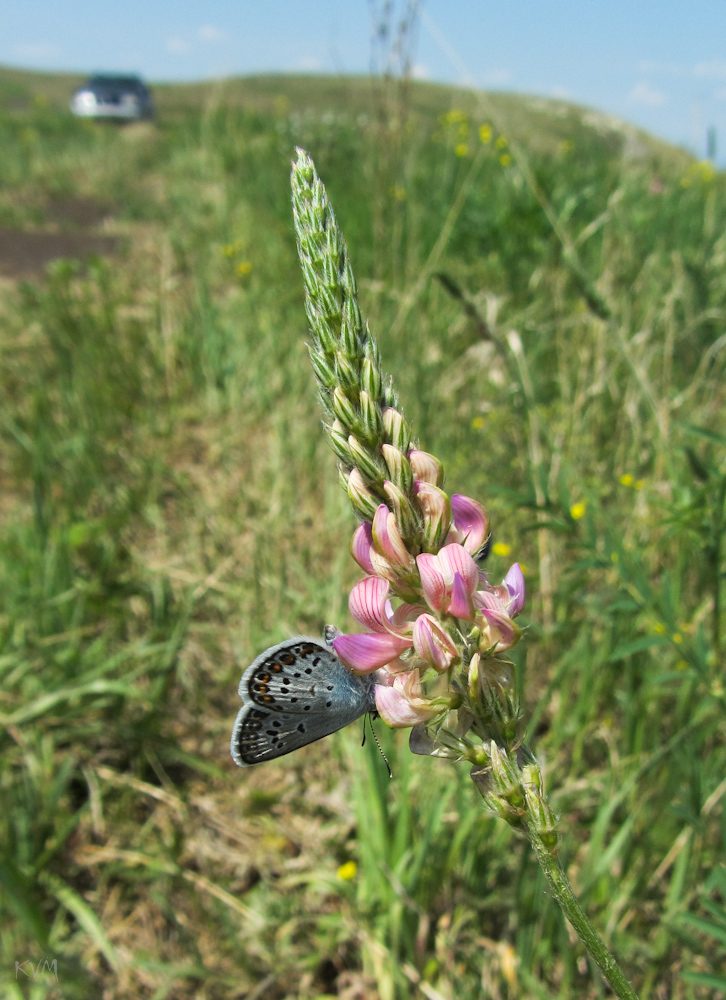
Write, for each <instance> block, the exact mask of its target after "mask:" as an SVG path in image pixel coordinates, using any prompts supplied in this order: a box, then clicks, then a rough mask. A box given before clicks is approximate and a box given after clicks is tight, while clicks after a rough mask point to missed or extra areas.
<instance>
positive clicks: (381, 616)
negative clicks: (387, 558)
mask: <svg viewBox="0 0 726 1000" xmlns="http://www.w3.org/2000/svg"><path fill="white" fill-rule="evenodd" d="M390 589H391V585H390V583H389V582H388V580H382V579H381V578H380V577H379V576H366V577H364V578H363V579H362V580H359V581H358V583H356V585H355V586H354V587H353V589H352V590H351V592H350V597H349V598H348V607H349V608H350V613H351V614H352V615H353V617H354V618H355V620H356V621H357V622H360V624H361V625H363V627H364V628H367V629H368V630H369V631H371V632H388V629H389V617H388V614H387V609H386V604H387V602H388V591H389V590H390Z"/></svg>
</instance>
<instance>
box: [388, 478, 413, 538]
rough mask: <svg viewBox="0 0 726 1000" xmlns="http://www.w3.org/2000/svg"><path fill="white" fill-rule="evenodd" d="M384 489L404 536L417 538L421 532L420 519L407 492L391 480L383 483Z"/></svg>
mask: <svg viewBox="0 0 726 1000" xmlns="http://www.w3.org/2000/svg"><path fill="white" fill-rule="evenodd" d="M383 490H384V492H385V494H386V496H387V497H388V499H389V500H390V501H391V506H392V507H393V512H394V514H395V515H396V524H397V525H398V528H399V530H400V532H401V534H402V535H403V537H404V538H405V539H406V540H412V539H415V538H417V537H418V533H419V519H418V517H417V515H416V511H415V510H414V509H413V505H412V504H411V501H410V500H409V499H408V497H407V496H406V494H405V493H402V492H401V490H400V489H399V488H398V486H396V485H395V483H392V482H389V480H386V481H385V482H384V483H383Z"/></svg>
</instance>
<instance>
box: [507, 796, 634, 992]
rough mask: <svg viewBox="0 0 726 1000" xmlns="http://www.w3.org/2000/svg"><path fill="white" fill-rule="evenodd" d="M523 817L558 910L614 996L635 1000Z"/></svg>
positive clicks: (561, 871) (566, 881)
mask: <svg viewBox="0 0 726 1000" xmlns="http://www.w3.org/2000/svg"><path fill="white" fill-rule="evenodd" d="M525 819H526V823H527V829H528V832H529V839H530V843H531V844H532V847H533V849H534V853H535V854H536V855H537V861H539V864H540V867H541V869H542V871H543V872H544V873H545V875H546V876H547V881H548V882H549V884H550V885H551V886H552V891H553V892H554V894H555V898H556V900H557V902H558V903H559V904H560V907H561V908H562V912H563V913H564V914H565V916H566V917H567V919H568V920H569V921H570V923H571V924H572V926H573V927H574V928H575V930H576V931H577V934H578V936H579V938H580V940H581V941H582V943H583V944H584V945H585V947H586V948H587V950H588V952H589V953H590V955H591V956H592V957H593V958H594V959H595V961H596V962H597V964H598V965H599V966H600V969H601V971H602V974H603V975H604V976H605V978H606V979H607V981H608V982H609V983H610V985H611V986H612V988H613V990H614V992H615V994H616V996H618V997H620V1000H638V995H637V993H636V992H635V991H634V989H633V987H632V986H631V985H630V983H629V982H628V980H627V979H626V978H625V976H624V975H623V971H622V969H621V968H620V966H619V965H618V963H617V961H616V960H615V957H614V956H613V955H611V953H610V952H609V951H608V948H607V946H606V944H605V942H604V941H603V939H602V938H601V937H600V935H599V934H598V932H597V931H596V930H595V928H594V927H593V925H592V923H591V921H590V918H589V917H588V916H587V914H586V913H585V911H584V910H583V908H582V907H581V906H580V904H579V902H578V901H577V898H576V896H575V894H574V892H573V891H572V886H571V885H570V880H569V879H568V877H567V875H566V873H565V870H564V868H563V867H562V865H561V864H560V862H559V861H558V860H557V858H556V857H555V856H554V855H553V854H552V853H551V852H550V851H549V850H548V848H547V847H546V846H545V843H544V841H543V840H542V837H541V836H540V834H539V832H538V830H537V826H536V820H535V818H534V817H533V816H532V815H531V814H530V813H527V816H526V817H525Z"/></svg>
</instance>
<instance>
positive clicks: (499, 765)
mask: <svg viewBox="0 0 726 1000" xmlns="http://www.w3.org/2000/svg"><path fill="white" fill-rule="evenodd" d="M489 753H490V755H491V762H492V787H493V790H494V791H495V792H496V793H497V795H499V796H501V798H503V799H504V800H505V801H506V802H508V803H509V805H511V806H514V807H515V808H517V809H520V808H521V807H522V806H523V805H524V795H523V789H522V785H521V782H520V774H519V768H518V767H517V765H516V763H515V762H514V761H513V760H511V759H510V757H509V755H508V753H507V751H506V750H504V749H502V748H500V747H498V746H497V744H496V743H495V742H494V740H492V741H491V744H490V749H489Z"/></svg>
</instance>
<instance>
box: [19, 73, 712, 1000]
mask: <svg viewBox="0 0 726 1000" xmlns="http://www.w3.org/2000/svg"><path fill="white" fill-rule="evenodd" d="M75 82H76V81H75V80H73V79H71V78H66V77H50V76H49V77H43V76H39V75H33V74H27V73H21V72H19V71H9V70H8V71H2V72H0V177H1V178H2V181H1V182H0V351H2V365H0V382H1V385H0V390H1V391H0V428H1V429H2V431H1V433H2V449H1V450H0V475H1V476H2V492H1V493H0V498H1V499H0V512H1V517H2V521H1V531H0V581H1V584H2V587H1V592H2V594H3V601H2V607H1V608H0V643H1V648H0V722H2V728H1V729H0V740H2V753H1V754H0V787H1V789H2V799H1V801H2V804H3V809H2V815H1V816H0V851H1V853H0V883H1V884H2V888H3V891H2V893H0V950H1V951H2V961H1V962H0V976H2V977H4V978H3V983H4V989H5V990H6V992H7V995H8V996H12V997H18V998H19V997H29V996H32V997H39V996H51V997H61V996H62V997H94V998H95V997H100V996H109V997H110V996H113V997H119V998H122V997H123V998H125V997H128V998H139V997H149V998H152V997H153V998H155V1000H161V998H163V997H170V998H171V997H173V998H175V1000H183V998H187V997H189V998H191V997H195V998H208V1000H212V998H214V1000H216V998H220V1000H221V998H225V1000H226V998H230V997H249V998H252V997H254V998H260V1000H262V998H270V1000H272V998H280V1000H281V998H286V997H289V998H293V997H295V998H297V997H300V998H310V1000H312V998H320V997H323V996H328V995H338V996H342V997H347V998H349V1000H353V998H366V1000H368V998H376V997H378V998H380V1000H394V998H400V997H409V996H418V995H419V994H420V995H421V996H426V997H428V998H429V1000H431V998H434V1000H436V998H439V997H444V998H447V1000H453V998H456V1000H466V998H474V997H480V996H492V997H494V998H496V1000H499V998H501V1000H512V998H514V997H527V998H529V997H532V998H540V997H560V998H565V997H578V998H579V997H592V998H595V997H600V996H602V995H603V993H602V987H601V985H600V980H599V977H598V975H597V974H596V973H595V972H593V970H592V969H591V968H590V967H589V966H588V963H587V961H586V959H585V957H584V955H583V954H582V953H581V952H580V951H579V950H578V948H577V947H573V946H572V943H571V940H570V936H569V933H568V929H567V927H566V925H565V924H564V922H563V920H562V918H561V915H560V913H559V911H558V910H557V908H556V906H555V904H554V902H553V901H552V900H551V899H549V898H548V897H547V896H546V895H545V890H544V885H543V882H542V879H541V876H540V874H539V873H538V870H537V867H536V865H535V863H534V861H533V859H532V857H531V856H530V851H529V848H528V847H527V845H526V843H525V842H524V841H519V840H517V839H516V838H515V837H514V836H513V835H512V834H511V832H510V831H509V830H508V828H505V827H504V826H503V825H501V824H499V823H497V822H496V821H495V820H494V819H492V818H490V817H487V816H486V815H485V814H484V813H483V812H482V809H481V805H480V802H479V801H478V800H477V798H476V797H475V794H476V793H475V791H474V789H473V788H472V787H471V782H470V781H469V778H468V775H467V773H466V770H465V769H462V770H457V769H456V768H455V767H453V766H449V765H447V764H446V763H445V762H442V761H436V760H430V759H425V758H420V757H412V756H411V755H410V754H409V752H408V749H407V742H406V734H405V733H390V732H387V731H384V727H382V726H381V725H380V724H379V725H378V731H379V735H380V738H381V741H382V743H383V745H384V748H385V750H386V753H387V755H388V757H389V759H390V761H391V766H392V769H393V780H391V781H389V779H388V776H387V773H386V770H385V766H384V765H383V763H382V761H381V759H380V758H379V756H378V754H377V751H376V749H375V746H372V745H371V741H370V740H369V741H367V743H366V746H365V747H364V748H362V749H361V747H360V745H359V744H360V738H361V732H360V730H359V729H357V728H356V727H351V730H350V731H346V732H344V733H341V734H338V735H336V736H335V737H331V738H330V739H327V740H325V741H324V742H322V743H319V744H316V745H314V746H312V747H310V748H308V749H306V750H303V751H300V752H298V753H296V754H294V755H292V756H290V757H288V758H285V759H283V760H282V761H280V762H276V763H272V764H269V765H266V766H264V767H261V768H255V769H252V770H250V771H249V772H241V771H240V770H239V769H237V768H236V767H235V766H234V764H233V763H232V761H231V758H230V757H229V754H228V741H229V732H230V728H231V724H232V721H233V719H234V716H235V713H236V711H237V708H238V704H239V701H238V697H237V693H236V688H237V684H238V681H239V676H240V673H241V671H242V669H243V668H244V667H245V666H246V665H247V664H248V663H249V662H250V661H251V659H252V658H253V657H254V656H255V655H256V654H257V653H258V652H260V651H261V650H262V649H264V648H265V647H266V646H268V645H270V644H272V643H274V642H277V641H280V640H281V639H283V638H285V637H286V636H288V635H290V634H295V633H306V634H316V633H317V634H320V632H321V630H322V627H323V626H324V624H326V623H328V622H334V623H336V624H338V625H340V626H341V627H344V628H350V627H351V622H350V619H349V618H348V611H347V592H348V590H349V588H350V586H351V585H352V583H353V582H354V581H355V580H356V579H357V575H358V574H357V570H356V567H355V566H354V564H353V562H352V560H351V559H350V557H349V555H348V548H347V547H348V540H349V537H350V533H351V530H352V528H353V525H354V522H353V520H352V515H351V514H350V512H349V509H348V505H347V498H346V497H345V495H344V494H343V493H342V491H341V490H340V488H339V486H338V482H337V473H336V467H335V461H334V458H333V456H332V454H331V453H330V452H329V450H328V448H327V445H326V444H325V441H324V439H323V435H322V429H321V426H320V413H319V411H318V408H317V403H316V399H315V391H314V385H313V378H312V373H311V371H310V368H309V362H308V359H307V353H306V349H305V338H306V335H307V334H306V320H305V313H304V309H303V300H302V281H301V278H300V274H299V270H298V264H297V259H296V253H295V247H294V241H293V236H292V221H291V211H290V205H289V183H288V177H289V165H290V160H291V156H292V154H293V150H294V147H295V145H301V146H304V147H305V148H306V149H308V150H309V151H310V153H311V154H312V155H313V157H314V158H315V161H316V165H317V167H318V170H319V173H320V175H321V176H322V178H323V180H324V181H325V183H326V186H327V188H328V191H329V193H330V196H331V198H332V201H333V204H334V206H335V210H336V214H337V216H338V218H339V221H340V223H341V225H342V228H343V230H344V232H345V233H346V236H347V240H348V244H349V250H350V255H351V259H352V263H353V267H354V269H355V272H356V275H357V278H358V281H359V285H360V288H361V299H362V305H363V308H364V311H365V314H366V315H367V317H368V318H369V320H370V322H371V327H372V329H373V330H374V332H375V333H376V335H377V336H378V338H379V343H380V346H381V351H382V354H383V359H384V366H385V368H386V369H387V370H388V371H389V372H391V373H392V374H393V375H394V378H395V382H396V385H397V388H398V391H399V394H400V396H401V400H402V402H403V404H404V407H405V410H406V415H407V418H408V419H409V421H410V422H411V423H412V425H413V427H414V429H415V431H416V433H417V434H418V436H419V439H420V442H421V445H422V447H424V448H426V449H427V450H428V451H432V452H434V453H436V454H437V455H438V456H439V457H440V458H441V459H442V460H443V461H444V463H445V467H446V471H447V484H448V487H449V488H450V490H451V491H456V492H463V493H466V494H469V495H471V496H475V497H478V498H479V499H480V500H481V501H482V502H484V503H485V504H486V506H487V508H488V510H489V512H490V515H491V519H492V524H493V531H494V541H495V543H496V544H495V546H494V549H493V553H492V555H491V557H490V561H489V564H488V565H489V567H490V568H491V573H492V575H493V576H495V577H497V574H500V573H502V572H503V571H505V570H506V568H507V567H508V565H509V563H510V562H511V561H512V558H519V559H520V561H521V562H522V563H524V564H525V567H526V574H527V585H528V590H529V599H528V607H527V611H526V615H525V620H526V625H527V634H526V636H525V641H524V642H522V643H521V644H520V646H518V647H517V648H516V650H515V651H514V653H515V657H516V660H517V669H518V676H519V682H520V685H521V690H522V694H523V697H524V700H525V703H526V706H527V712H528V717H529V718H530V720H531V721H530V725H529V730H528V738H529V739H530V740H531V742H532V744H533V745H534V747H535V749H536V751H537V753H538V754H539V755H540V757H541V758H542V760H543V761H544V762H546V767H547V774H548V782H549V786H550V788H551V789H552V791H553V798H554V801H555V803H556V806H557V809H558V810H559V813H560V816H561V822H562V830H563V847H562V854H561V856H562V860H563V862H564V864H565V865H566V867H567V868H568V871H569V874H570V877H571V879H572V881H573V883H574V884H575V886H576V888H577V890H578V892H579V894H580V896H581V898H582V899H583V901H584V904H585V906H586V907H587V909H588V912H589V913H590V915H591V916H592V918H593V919H594V921H595V922H596V924H597V925H598V927H599V928H600V929H601V930H602V932H603V934H604V935H605V936H606V938H607V939H608V940H609V941H610V942H611V943H612V944H613V946H614V948H615V949H616V951H617V952H618V954H619V955H620V956H621V958H622V961H623V964H624V966H625V968H626V970H627V972H628V974H629V975H630V976H631V977H632V979H633V981H634V983H635V984H636V986H637V988H638V989H639V990H640V995H641V996H642V997H643V998H654V1000H655V998H658V1000H661V998H666V997H669V998H671V997H673V998H684V1000H685V998H696V997H708V996H717V995H719V990H720V991H721V992H723V990H724V980H723V967H724V956H725V955H726V951H725V950H724V940H725V939H726V937H725V935H726V931H725V930H724V928H725V927H726V868H725V867H724V862H725V860H726V813H725V812H724V807H723V803H724V801H726V799H725V798H724V793H726V780H724V773H726V769H725V765H726V752H725V738H726V723H725V722H724V719H725V718H726V716H725V715H724V707H725V697H726V696H725V694H724V683H723V682H724V637H723V630H724V625H725V624H726V622H725V621H724V612H723V605H724V600H723V595H722V591H723V578H724V555H723V542H722V539H723V533H724V528H725V526H726V512H725V511H724V497H725V495H726V420H725V418H724V377H723V376H724V356H725V353H726V352H724V346H726V338H725V337H724V318H725V317H726V237H725V236H724V223H725V222H726V181H725V180H724V177H723V176H722V175H721V174H717V173H715V172H714V170H713V169H712V168H711V166H710V165H708V164H697V163H693V162H692V161H691V160H690V158H689V157H688V156H687V155H686V154H685V153H683V152H682V151H679V150H675V149H672V148H670V147H667V146H665V145H664V144H662V143H658V142H656V141H654V140H652V139H650V138H649V137H647V136H645V135H643V134H642V133H639V132H637V131H636V130H634V129H631V128H629V127H626V126H625V125H623V124H622V123H618V122H615V121H613V120H610V119H608V118H607V117H606V116H603V115H599V114H595V113H593V112H590V111H587V110H586V109H581V108H576V107H573V106H570V105H567V104H563V103H561V102H553V101H544V100H541V99H534V98H525V97H513V96H508V95H483V96H482V97H481V98H476V97H475V96H473V95H471V94H468V93H462V92H458V91H455V90H451V89H448V88H443V87H437V86H431V85H423V84H415V85H411V86H410V87H407V88H406V87H402V86H400V85H398V84H393V83H388V84H386V83H383V82H381V81H377V82H371V81H370V80H365V79H359V80H356V79H332V78H331V79H316V78H310V77H305V78H294V77H274V78H273V77H266V78H254V79H249V80H234V81H229V82H225V83H219V84H205V85H195V86H178V87H177V86H175V87H171V86H169V87H166V86H159V87H158V88H156V89H155V95H154V96H155V100H156V103H157V108H158V117H157V120H156V121H155V123H154V124H139V125H132V126H127V127H121V128H119V127H116V126H113V125H108V124H103V123H89V122H83V121H78V120H75V119H73V118H72V117H71V115H70V113H69V112H68V111H67V102H68V98H69V95H70V91H71V89H72V86H73V85H74V84H75ZM99 241H100V242H99ZM21 251H22V253H21ZM58 254H61V255H64V256H63V257H62V258H61V259H55V258H57V257H58ZM349 862H355V865H351V864H349ZM43 958H47V959H48V960H49V961H51V960H52V959H56V960H57V972H58V982H56V981H55V979H54V978H53V976H52V975H49V974H47V973H46V974H41V975H39V977H38V979H37V980H36V981H35V984H33V983H32V982H31V981H30V980H29V979H27V978H25V979H24V978H23V976H24V975H26V972H25V971H23V970H21V971H20V972H19V973H17V979H16V969H15V963H16V962H20V963H23V962H27V961H28V960H30V961H32V962H33V963H36V962H37V961H38V960H39V959H43ZM24 969H25V970H27V966H25V967H24ZM31 976H32V973H31ZM40 980H42V983H41V982H40ZM719 984H720V985H719Z"/></svg>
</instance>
